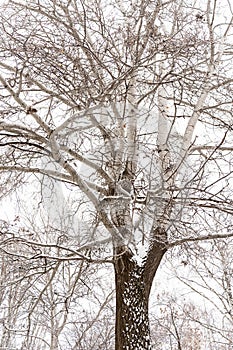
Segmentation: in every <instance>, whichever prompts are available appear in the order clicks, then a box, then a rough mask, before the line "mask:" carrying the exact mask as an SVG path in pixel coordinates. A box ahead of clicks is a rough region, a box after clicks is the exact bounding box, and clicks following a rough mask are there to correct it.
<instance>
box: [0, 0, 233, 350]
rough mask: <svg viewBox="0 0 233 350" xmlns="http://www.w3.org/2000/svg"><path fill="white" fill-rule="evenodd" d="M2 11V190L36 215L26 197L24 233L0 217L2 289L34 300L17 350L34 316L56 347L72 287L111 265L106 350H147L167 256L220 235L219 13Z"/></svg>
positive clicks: (226, 140) (214, 4) (226, 111)
mask: <svg viewBox="0 0 233 350" xmlns="http://www.w3.org/2000/svg"><path fill="white" fill-rule="evenodd" d="M224 6H225V7H224ZM226 13H228V15H226ZM223 15H224V16H225V17H223ZM1 16H2V24H1V39H0V40H1V41H0V43H1V44H0V47H1V56H2V61H1V63H0V68H1V75H0V83H1V123H0V136H1V165H0V170H1V173H2V177H1V188H2V192H3V194H9V193H10V192H12V191H13V192H14V191H15V190H16V188H19V187H20V185H21V186H22V189H23V190H22V191H24V192H26V191H32V193H36V190H32V187H31V186H34V187H37V192H38V194H37V195H35V196H34V202H33V203H37V204H36V208H37V214H36V213H35V211H33V210H31V208H30V207H31V206H32V204H30V203H32V200H31V199H30V198H28V197H26V199H27V200H26V202H27V203H26V204H25V208H26V209H27V212H28V216H29V217H30V216H31V218H30V220H31V222H33V225H30V226H29V225H28V227H29V228H28V227H27V225H26V224H25V223H23V225H21V226H20V227H19V226H17V227H18V229H17V230H15V229H9V228H7V229H4V227H5V222H3V229H2V235H1V236H2V238H1V240H2V241H1V251H2V269H3V270H4V266H6V265H7V266H8V268H10V269H12V268H13V267H12V266H9V263H10V262H9V259H13V262H15V261H16V266H17V268H18V267H19V263H18V261H20V262H21V263H22V264H23V269H22V270H23V272H22V271H20V272H19V275H17V278H15V275H14V274H13V276H12V279H11V280H10V281H9V285H13V284H17V283H19V282H21V281H27V283H26V285H25V287H24V289H21V291H23V290H25V291H27V293H30V292H31V293H32V296H33V298H34V297H35V298H36V300H35V301H33V302H32V306H31V307H28V308H27V310H25V312H24V315H26V317H27V322H26V324H25V328H26V330H27V331H26V334H25V333H24V336H25V337H24V339H25V342H26V343H24V344H23V345H22V346H24V347H26V348H28V347H29V348H32V347H33V348H34V343H32V338H33V339H37V340H38V339H41V336H40V334H39V333H38V335H35V334H37V333H36V332H37V331H35V330H32V320H33V318H34V320H35V317H37V316H36V315H38V313H41V314H42V313H43V316H42V318H43V317H45V316H46V317H47V320H46V322H47V323H46V324H49V325H50V326H49V327H50V339H49V340H47V339H46V338H44V339H43V340H41V344H42V343H43V346H44V348H46V347H47V348H48V347H50V348H52V349H57V348H58V347H59V346H60V348H62V346H64V345H63V344H62V341H61V340H60V343H59V336H60V339H61V333H62V332H63V333H64V329H65V327H66V325H68V323H69V322H70V318H67V317H68V314H69V312H70V309H71V305H69V303H70V302H71V301H70V300H71V299H70V298H71V297H72V302H74V303H75V297H74V293H75V288H76V283H78V281H81V283H82V279H81V276H82V273H85V279H86V278H87V277H86V276H88V271H87V270H88V269H90V270H91V272H92V274H96V276H99V273H98V271H99V270H98V266H99V265H101V264H104V266H105V265H106V264H109V265H110V266H113V267H114V274H115V286H116V326H115V348H116V349H118V350H120V349H132V350H133V349H137V350H138V349H150V348H151V345H150V343H151V342H150V330H149V317H148V304H149V295H150V291H151V286H152V283H153V280H154V276H155V274H156V272H157V269H158V267H159V266H160V263H161V261H162V259H163V257H164V254H165V253H166V252H167V250H168V249H174V247H178V246H180V247H181V248H183V247H184V246H189V245H190V246H191V245H192V242H193V241H202V242H205V241H209V240H213V239H215V240H218V239H220V238H226V237H230V236H232V219H231V214H232V200H231V192H232V187H231V173H232V170H231V163H232V148H231V143H232V77H231V76H230V75H231V70H230V69H229V68H230V67H231V63H232V43H231V41H230V38H231V35H232V11H231V7H230V4H229V3H228V2H226V4H225V3H224V4H223V3H222V2H218V1H211V0H208V1H206V2H205V3H204V4H203V3H200V4H199V3H198V2H196V1H188V2H186V1H180V2H179V3H177V2H176V1H157V2H154V1H148V0H141V1H139V2H138V1H125V2H124V3H122V2H120V1H117V0H115V1H98V2H96V1H89V0H88V1H85V0H82V1H72V0H70V1H62V0H48V1H46V2H41V1H39V0H33V1H30V2H27V1H20V2H17V1H13V0H12V1H8V2H7V4H6V5H5V6H3V5H2V15H1ZM229 73H230V74H229ZM36 180H37V182H35V181H36ZM36 183H37V185H36ZM59 183H60V187H59V185H58V184H59ZM57 188H59V191H58V190H57ZM54 192H55V195H54ZM18 193H19V192H18ZM20 197H22V192H21V195H20ZM20 197H17V200H18V201H19V205H20V207H21V209H18V210H19V213H21V212H22V201H21V198H20ZM28 202H29V205H28ZM34 205H35V204H34ZM30 212H31V213H30ZM30 214H31V215H30ZM34 226H35V227H36V230H34ZM217 228H218V229H217ZM203 247H204V248H203V249H205V251H206V252H208V251H209V245H208V244H206V245H203ZM171 256H172V255H171ZM203 257H204V255H203ZM204 258H205V257H204ZM7 259H8V260H7ZM175 259H176V257H174V261H176V260H175ZM93 266H95V267H96V268H94V267H93ZM86 273H87V275H86ZM8 276H10V275H8ZM18 276H19V277H18ZM110 276H112V275H110ZM4 283H5V284H4V288H6V292H8V296H9V300H10V299H11V298H13V300H15V298H16V296H14V295H13V294H12V293H11V292H10V290H9V289H8V284H7V283H6V279H4ZM23 283H24V282H23ZM55 285H56V286H59V288H58V289H59V290H58V291H57V290H55V288H54V286H55ZM84 285H86V282H85V283H84ZM33 288H35V290H36V291H34V290H33ZM61 291H62V293H61ZM57 293H58V294H57ZM60 293H61V294H62V295H60ZM83 293H84V292H83ZM95 293H96V291H95ZM97 294H98V291H97ZM26 295H27V294H26ZM24 297H25V293H23V292H22V299H21V300H22V301H21V302H20V303H21V306H22V308H25V307H26V304H25V303H26V300H25V301H24V299H23V298H24ZM105 298H106V300H107V301H108V299H109V298H110V294H107V295H106V296H105ZM7 300H8V299H7ZM18 300H19V298H18V297H17V301H18ZM60 302H61V305H62V306H61V308H60V306H59V303H60ZM101 302H104V301H103V300H102V301H101ZM20 303H19V304H20ZM19 304H18V305H19ZM107 304H108V302H106V304H105V305H107ZM67 305H68V306H67ZM9 307H10V306H9ZM8 310H9V309H8ZM17 310H18V309H17V308H15V313H16V317H17V312H18V311H17ZM40 310H43V312H42V311H40ZM45 311H46V312H47V314H45ZM48 311H49V312H48ZM58 313H61V314H62V321H58V318H56V315H58ZM21 314H23V311H22V313H21ZM44 314H45V315H44ZM11 317H12V314H11ZM69 317H70V315H69ZM75 317H76V320H75V321H77V317H78V316H77V314H76V316H75ZM42 323H44V319H43V320H42ZM34 325H36V323H34ZM68 328H69V327H68ZM5 329H6V330H7V327H6V325H5ZM70 330H71V328H69V331H70ZM20 332H21V330H20ZM23 332H24V330H22V333H23ZM38 332H41V330H40V331H38ZM67 332H68V331H67ZM8 333H9V332H8ZM64 334H66V335H67V334H68V333H64ZM74 334H75V333H74ZM76 334H77V333H76ZM80 337H81V338H82V337H83V335H80ZM80 337H78V339H74V338H73V336H72V335H71V336H70V337H69V338H66V339H67V340H66V342H67V343H66V345H65V346H66V348H67V346H69V347H70V348H74V349H75V348H77V347H79V348H81V345H80V344H81V343H80ZM63 339H64V337H63ZM110 339H111V337H110ZM4 341H5V340H4ZM14 341H16V340H14ZM33 341H34V340H33ZM8 344H9V343H8ZM8 344H7V345H6V346H9V345H8ZM67 344H68V345H67ZM109 344H111V340H110V343H109ZM109 344H108V345H106V347H107V346H112V345H109ZM4 346H5V345H4ZM40 348H41V347H40ZM108 348H109V347H108Z"/></svg>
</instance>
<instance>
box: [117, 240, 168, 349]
mask: <svg viewBox="0 0 233 350" xmlns="http://www.w3.org/2000/svg"><path fill="white" fill-rule="evenodd" d="M116 252H117V255H116V260H115V279H116V328H115V350H150V349H151V345H150V327H149V316H148V304H149V295H150V289H151V285H152V282H153V279H154V276H155V273H156V270H157V268H158V266H159V264H160V262H161V259H162V257H163V255H164V253H165V249H164V245H163V246H162V245H161V244H155V245H153V246H152V247H151V249H150V251H149V253H148V256H147V259H146V261H145V263H144V264H143V266H139V265H138V263H137V262H136V260H134V258H133V254H132V253H131V252H130V251H129V250H128V249H127V248H126V247H120V248H119V247H118V248H117V250H116Z"/></svg>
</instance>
